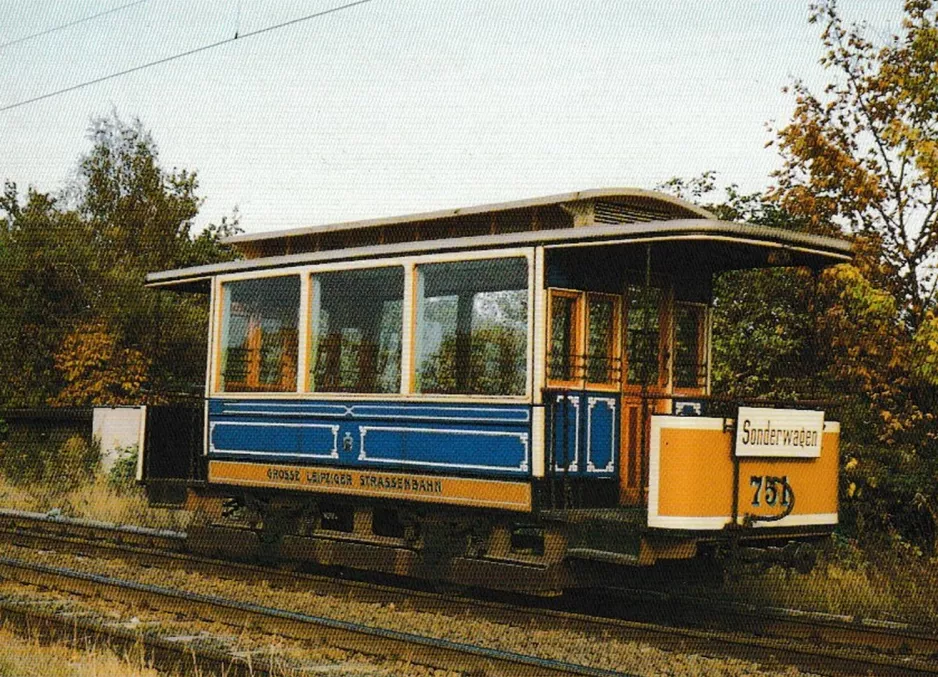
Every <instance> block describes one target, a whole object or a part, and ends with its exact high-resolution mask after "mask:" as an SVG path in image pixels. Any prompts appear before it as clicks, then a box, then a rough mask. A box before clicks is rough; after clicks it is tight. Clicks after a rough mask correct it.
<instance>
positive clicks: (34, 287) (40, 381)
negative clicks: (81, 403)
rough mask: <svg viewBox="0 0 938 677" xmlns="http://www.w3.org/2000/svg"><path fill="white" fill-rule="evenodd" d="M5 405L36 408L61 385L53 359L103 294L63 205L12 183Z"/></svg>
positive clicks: (0, 386)
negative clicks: (75, 324) (75, 321)
mask: <svg viewBox="0 0 938 677" xmlns="http://www.w3.org/2000/svg"><path fill="white" fill-rule="evenodd" d="M0 214H2V215H3V217H4V218H2V220H0V402H3V403H6V404H7V405H10V404H12V405H15V406H37V405H40V404H42V403H43V402H45V400H46V399H48V398H49V397H51V396H53V395H54V393H55V392H56V391H57V389H58V387H59V385H60V378H59V376H58V374H57V373H56V371H55V368H54V358H53V356H54V354H55V352H56V350H57V349H58V346H59V345H60V343H61V342H62V340H63V338H64V336H65V335H66V334H67V332H68V331H69V329H70V326H71V321H72V318H74V317H76V316H78V315H80V314H82V313H86V312H88V309H89V308H90V307H91V305H92V303H93V300H94V299H95V298H96V297H97V296H98V295H99V289H98V285H97V276H96V273H95V264H94V262H93V259H94V254H93V247H92V242H91V237H90V233H89V232H88V230H87V229H86V228H85V227H84V224H83V222H82V220H81V219H80V217H79V216H78V214H76V213H75V212H71V211H67V210H63V209H62V207H61V204H60V202H59V201H58V200H56V199H55V198H53V197H51V196H50V195H46V194H43V193H39V192H37V191H35V190H32V189H30V190H28V191H27V193H26V195H25V196H22V197H21V196H20V194H19V192H18V190H17V187H16V185H15V184H13V183H10V182H7V183H6V184H5V186H4V192H3V196H2V197H0Z"/></svg>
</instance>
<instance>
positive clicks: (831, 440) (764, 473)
mask: <svg viewBox="0 0 938 677" xmlns="http://www.w3.org/2000/svg"><path fill="white" fill-rule="evenodd" d="M698 421H699V423H700V424H701V427H700V428H694V427H693V425H694V424H695V422H698ZM668 424H670V425H671V426H674V427H669V425H668ZM711 424H712V421H711V420H708V419H696V420H695V419H692V418H690V417H688V418H687V419H683V420H676V421H675V420H670V421H667V420H666V421H661V422H660V425H658V424H656V426H655V427H656V428H657V430H656V431H655V432H653V433H652V443H653V446H654V447H655V448H653V449H652V452H651V453H652V455H653V457H654V458H653V461H652V465H653V466H654V468H653V470H654V472H653V473H652V475H653V476H652V478H651V482H653V483H656V490H655V491H654V492H653V493H654V494H655V497H654V498H655V500H654V501H653V505H651V506H650V513H649V525H651V526H661V527H671V528H688V529H693V528H703V529H713V528H721V526H722V525H724V524H726V523H728V522H730V521H731V519H732V514H733V455H732V442H733V441H732V432H731V431H728V430H724V429H723V428H722V423H721V422H719V421H718V422H717V424H718V425H716V426H713V425H711ZM705 426H706V427H705ZM839 442H840V435H839V429H837V428H835V429H834V430H829V431H828V430H825V432H824V435H823V437H822V443H821V455H820V457H819V458H775V457H773V458H756V457H752V458H749V457H747V458H740V459H739V485H738V504H737V505H738V508H737V510H738V515H739V516H740V518H742V517H744V516H745V515H751V516H753V517H766V516H773V515H778V514H779V513H780V512H781V511H782V510H784V506H783V505H782V502H781V499H782V497H781V495H780V492H778V495H773V494H772V493H769V494H767V493H766V489H765V486H766V485H765V482H766V478H772V477H779V478H780V477H785V478H787V480H788V483H789V484H790V486H791V488H792V491H793V492H794V497H795V501H794V508H793V510H792V511H791V514H790V515H789V516H788V517H786V518H785V519H784V520H782V521H781V522H774V523H762V524H763V525H766V526H767V525H770V524H777V525H778V526H784V525H812V524H836V523H837V485H838V483H837V475H838V467H839V466H838V463H839V458H840V449H839V447H840V444H839ZM760 480H761V484H760ZM769 502H771V504H769Z"/></svg>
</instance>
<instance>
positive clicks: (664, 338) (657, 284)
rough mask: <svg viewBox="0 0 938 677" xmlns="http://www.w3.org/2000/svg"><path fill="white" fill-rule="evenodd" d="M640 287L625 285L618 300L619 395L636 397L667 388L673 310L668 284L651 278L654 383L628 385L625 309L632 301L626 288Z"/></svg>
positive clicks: (628, 363) (633, 284) (669, 374)
mask: <svg viewBox="0 0 938 677" xmlns="http://www.w3.org/2000/svg"><path fill="white" fill-rule="evenodd" d="M643 286H644V285H642V284H636V283H629V284H627V285H626V287H625V294H624V295H623V300H622V311H621V312H622V314H621V318H622V320H621V324H622V362H621V369H622V392H623V393H626V394H637V393H640V392H642V390H643V389H644V390H648V391H651V392H655V393H665V392H667V391H668V389H669V387H670V386H671V383H672V380H671V363H672V362H673V360H672V359H671V346H672V343H673V341H672V338H673V337H672V331H673V330H672V328H671V317H672V314H673V311H672V310H671V308H672V306H673V302H674V299H673V289H672V287H671V285H670V283H668V281H666V280H664V279H662V278H661V277H660V276H659V277H658V279H655V280H654V282H653V284H651V285H650V288H651V289H654V290H656V291H657V292H658V294H659V298H658V379H657V380H656V381H654V382H650V383H647V384H644V385H643V384H641V383H631V382H629V365H630V362H631V360H630V359H629V350H628V336H629V334H628V331H629V314H630V313H629V307H630V303H631V299H632V296H633V295H632V294H631V292H630V288H634V289H637V290H639V293H641V289H642V287H643Z"/></svg>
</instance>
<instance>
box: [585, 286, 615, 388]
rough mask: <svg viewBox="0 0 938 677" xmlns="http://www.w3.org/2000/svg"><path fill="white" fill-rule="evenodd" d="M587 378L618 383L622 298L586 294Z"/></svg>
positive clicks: (595, 381) (598, 381) (598, 382)
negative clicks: (620, 299) (620, 305)
mask: <svg viewBox="0 0 938 677" xmlns="http://www.w3.org/2000/svg"><path fill="white" fill-rule="evenodd" d="M586 304H587V310H586V315H587V326H586V381H587V383H595V384H602V383H618V382H619V371H620V365H619V355H618V353H619V350H618V343H619V327H618V325H619V300H618V298H617V297H615V296H611V295H607V294H587V295H586Z"/></svg>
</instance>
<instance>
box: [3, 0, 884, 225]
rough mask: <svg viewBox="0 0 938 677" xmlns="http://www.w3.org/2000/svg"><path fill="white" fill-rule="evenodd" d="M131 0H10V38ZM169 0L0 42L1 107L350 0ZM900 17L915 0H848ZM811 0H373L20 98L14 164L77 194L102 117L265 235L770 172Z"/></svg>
mask: <svg viewBox="0 0 938 677" xmlns="http://www.w3.org/2000/svg"><path fill="white" fill-rule="evenodd" d="M129 1H130V0H107V1H93V0H57V1H56V2H48V1H40V0H0V44H2V43H5V42H8V41H11V40H16V39H17V38H20V37H22V36H26V35H29V34H32V33H35V32H38V31H42V30H45V29H47V28H50V27H53V26H56V25H59V24H62V23H67V22H69V21H74V20H76V19H79V18H82V17H85V16H88V15H91V14H95V13H98V12H101V11H104V10H107V9H110V8H114V7H119V6H120V5H123V4H127V3H128V2H129ZM343 1H344V0H330V1H329V2H327V1H324V0H282V1H280V2H271V1H270V0H240V2H239V0H148V2H146V3H144V4H140V5H137V6H134V7H131V8H129V9H126V10H123V11H120V12H116V13H114V14H111V15H108V16H105V17H101V18H99V19H95V20H93V21H90V22H87V23H83V24H80V25H76V26H73V27H71V28H67V29H64V30H61V31H58V32H55V33H51V34H49V35H45V36H42V37H38V38H35V39H32V40H29V41H25V42H22V43H19V44H15V45H12V46H9V47H6V48H0V107H2V106H5V105H9V104H12V103H16V102H18V101H20V100H23V99H28V98H31V97H33V96H37V95H40V94H43V93H46V92H49V91H52V90H56V89H60V88H62V87H67V86H69V85H73V84H77V83H79V82H82V81H85V80H89V79H92V78H95V77H100V76H102V75H106V74H108V73H111V72H114V71H119V70H123V69H126V68H130V67H132V66H135V65H138V64H142V63H146V62H149V61H153V60H155V59H159V58H162V57H165V56H169V55H171V54H174V53H177V52H181V51H185V50H188V49H193V48H195V47H199V46H201V45H204V44H208V43H212V42H216V41H218V40H222V39H225V38H228V37H232V36H233V35H234V32H235V29H236V26H237V25H238V13H239V11H238V9H239V8H238V6H239V4H240V32H241V33H242V34H244V33H247V32H250V31H253V30H256V29H259V28H263V27H265V26H268V25H271V24H275V23H279V22H282V21H287V20H290V19H293V18H297V17H300V16H303V15H305V14H309V13H311V12H314V11H320V10H322V9H327V8H329V7H331V6H336V5H340V4H343ZM841 4H842V5H843V11H844V12H845V14H846V15H847V17H848V18H849V19H851V20H858V21H859V20H865V21H868V22H869V23H870V25H871V27H872V28H873V30H874V31H875V32H876V33H879V34H881V35H882V36H884V37H885V36H886V35H887V34H889V33H891V32H895V31H897V30H899V28H900V20H901V10H902V0H841ZM807 17H808V0H719V1H718V0H697V1H696V2H689V1H684V0H658V1H657V2H656V1H653V0H631V1H626V0H619V1H618V2H614V1H610V0H607V1H598V0H579V1H574V0H437V1H435V2H434V1H430V0H425V1H423V2H417V1H414V0H411V1H406V0H405V1H400V0H397V1H395V0H373V1H372V2H370V3H368V4H364V5H361V6H357V7H353V8H351V9H347V10H343V11H341V12H338V13H334V14H331V15H328V16H324V17H321V18H318V19H313V20H311V21H308V22H304V23H300V24H296V25H293V26H289V27H287V28H284V29H281V30H277V31H273V32H269V33H265V34H263V35H258V36H255V37H248V38H244V39H243V40H240V39H239V40H238V41H235V42H232V43H229V44H226V45H223V46H221V47H218V48H216V49H213V50H209V51H206V52H202V53H199V54H196V55H193V56H190V57H186V58H183V59H179V60H176V61H173V62H171V63H168V64H163V65H160V66H156V67H153V68H150V69H147V70H143V71H140V72H137V73H134V74H131V75H127V76H124V77H121V78H117V79H114V80H110V81H107V82H104V83H100V84H97V85H92V86H89V87H86V88H83V89H81V90H78V91H75V92H71V93H68V94H64V95H61V96H58V97H54V98H51V99H47V100H45V101H40V102H37V103H33V104H30V105H27V106H24V107H21V108H16V109H13V110H9V111H3V112H0V181H2V180H3V179H11V180H13V181H15V182H17V183H18V184H19V185H20V187H21V189H25V187H26V186H28V185H33V186H35V187H37V188H38V189H40V190H43V191H55V190H58V189H60V188H61V187H62V186H63V185H64V183H65V182H66V180H67V179H68V177H69V176H70V175H71V173H72V172H74V168H75V165H76V163H77V160H78V158H79V156H80V155H81V154H82V153H83V152H86V151H87V150H88V148H89V142H88V140H87V138H86V130H87V127H88V123H89V120H90V118H91V117H92V116H94V115H101V114H107V113H108V112H109V111H111V110H112V108H113V109H116V110H117V111H118V113H119V114H120V115H121V116H122V117H123V118H125V119H130V118H131V117H133V116H139V117H140V118H141V120H142V121H143V123H144V125H145V126H147V127H148V128H149V129H151V130H152V132H153V135H154V137H155V139H156V142H157V144H158V146H159V149H160V153H161V161H162V163H163V165H164V166H166V167H174V166H175V167H180V168H187V169H192V170H196V171H198V174H199V177H200V181H201V190H200V193H201V194H202V196H204V197H205V198H206V202H205V206H204V207H203V210H202V214H201V215H200V217H199V223H200V224H205V223H208V222H213V221H214V222H217V221H218V220H219V219H220V218H221V217H222V216H223V215H226V214H230V212H231V210H232V208H233V207H235V206H236V205H237V206H238V207H239V209H240V211H241V216H242V226H243V227H244V228H245V230H247V231H248V232H255V231H262V230H271V229H280V228H288V227H292V226H304V225H315V224H320V223H329V222H335V221H344V220H351V219H358V218H370V217H380V216H390V215H394V214H404V213H410V212H416V211H426V210H431V209H439V208H445V207H461V206H469V205H473V204H481V203H486V202H497V201H503V200H512V199H522V198H527V197H535V196H539V195H548V194H551V193H561V192H567V191H574V190H583V189H589V188H599V187H604V186H636V187H641V188H652V187H654V186H655V185H656V184H658V183H660V182H662V181H665V180H667V179H669V178H671V177H673V176H682V177H691V176H694V175H696V174H699V173H700V172H702V171H704V170H708V169H713V170H716V171H717V172H718V173H719V177H718V178H719V180H720V182H721V183H733V182H735V183H738V184H739V185H740V186H741V187H742V188H743V189H744V190H747V191H750V190H751V191H755V190H761V189H762V188H764V187H765V186H767V185H768V184H769V183H770V178H769V173H770V172H771V171H772V169H773V168H775V167H776V166H777V165H778V159H777V155H776V151H775V150H774V149H772V148H765V147H764V146H765V143H766V142H767V141H768V140H770V138H771V134H770V133H769V132H768V131H767V129H766V123H771V122H773V121H775V122H776V123H778V124H782V123H784V122H785V120H787V118H788V116H789V114H790V111H791V108H792V100H791V97H790V96H789V95H785V94H783V93H782V92H781V88H782V87H783V86H784V85H786V84H788V83H789V82H790V81H791V79H792V78H794V77H799V78H802V79H804V80H805V81H806V82H808V83H809V84H811V85H812V86H813V87H814V88H815V89H816V90H819V89H820V88H821V87H822V85H823V83H824V74H823V71H821V69H820V67H819V66H818V65H817V60H818V57H819V56H820V54H821V46H820V42H819V39H818V35H819V33H820V27H819V26H817V25H814V26H812V25H809V24H808V22H807Z"/></svg>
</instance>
